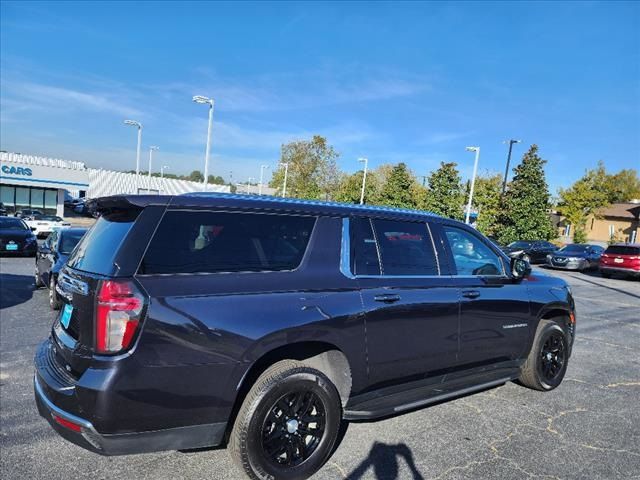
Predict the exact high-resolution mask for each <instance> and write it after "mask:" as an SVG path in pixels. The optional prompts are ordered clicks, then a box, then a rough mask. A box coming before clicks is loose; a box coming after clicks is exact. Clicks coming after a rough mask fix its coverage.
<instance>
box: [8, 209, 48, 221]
mask: <svg viewBox="0 0 640 480" xmlns="http://www.w3.org/2000/svg"><path fill="white" fill-rule="evenodd" d="M42 214H43V213H42V212H41V211H40V210H30V209H27V208H24V209H22V210H17V211H16V213H15V215H14V216H15V217H18V218H22V219H23V220H31V219H32V218H33V217H34V216H36V215H42Z"/></svg>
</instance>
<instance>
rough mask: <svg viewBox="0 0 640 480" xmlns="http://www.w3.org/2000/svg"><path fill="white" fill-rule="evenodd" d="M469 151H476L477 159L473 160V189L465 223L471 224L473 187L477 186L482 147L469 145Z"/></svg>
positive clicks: (470, 191)
mask: <svg viewBox="0 0 640 480" xmlns="http://www.w3.org/2000/svg"><path fill="white" fill-rule="evenodd" d="M466 150H467V151H468V152H476V159H475V161H474V162H473V176H472V177H471V189H470V190H469V203H468V204H467V215H466V217H465V220H464V223H466V224H467V225H468V224H469V216H470V215H471V202H472V201H473V189H474V187H475V186H476V173H477V172H478V160H479V159H480V147H467V148H466Z"/></svg>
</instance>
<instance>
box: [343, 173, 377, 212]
mask: <svg viewBox="0 0 640 480" xmlns="http://www.w3.org/2000/svg"><path fill="white" fill-rule="evenodd" d="M363 174H364V171H363V170H360V171H358V172H356V173H354V174H352V175H343V176H342V179H341V180H340V185H339V186H338V190H337V192H336V194H335V195H334V200H336V201H338V202H346V203H360V193H361V191H362V175H363ZM377 191H378V179H377V176H376V175H375V172H372V171H369V172H367V181H366V183H365V187H364V203H366V204H372V203H373V202H374V199H375V197H376V194H377Z"/></svg>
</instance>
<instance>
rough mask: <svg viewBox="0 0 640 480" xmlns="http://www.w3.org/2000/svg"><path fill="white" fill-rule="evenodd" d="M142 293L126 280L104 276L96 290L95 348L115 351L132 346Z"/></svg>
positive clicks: (140, 307) (141, 308)
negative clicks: (107, 278)
mask: <svg viewBox="0 0 640 480" xmlns="http://www.w3.org/2000/svg"><path fill="white" fill-rule="evenodd" d="M144 300H145V297H144V295H142V293H140V291H139V290H138V289H137V288H136V286H135V284H134V283H133V282H131V281H129V280H125V281H122V280H106V281H103V282H101V284H100V288H99V290H98V305H97V307H96V352H97V353H117V352H120V351H122V350H125V349H127V348H129V347H130V346H131V343H132V340H133V338H134V336H135V334H136V331H137V329H138V325H139V323H140V320H141V315H142V310H143V308H144V303H145V301H144Z"/></svg>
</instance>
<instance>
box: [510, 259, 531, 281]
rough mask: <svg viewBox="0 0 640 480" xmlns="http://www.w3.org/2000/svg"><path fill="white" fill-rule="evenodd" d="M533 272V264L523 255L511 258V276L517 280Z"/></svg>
mask: <svg viewBox="0 0 640 480" xmlns="http://www.w3.org/2000/svg"><path fill="white" fill-rule="evenodd" d="M530 273H531V265H529V262H527V261H526V260H524V259H523V258H522V257H516V258H512V259H511V276H513V278H515V279H516V280H520V279H522V278H524V277H526V276H527V275H529V274H530Z"/></svg>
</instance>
